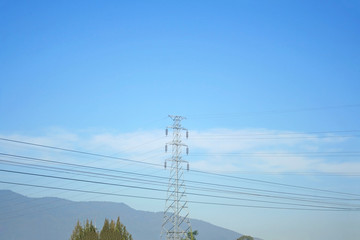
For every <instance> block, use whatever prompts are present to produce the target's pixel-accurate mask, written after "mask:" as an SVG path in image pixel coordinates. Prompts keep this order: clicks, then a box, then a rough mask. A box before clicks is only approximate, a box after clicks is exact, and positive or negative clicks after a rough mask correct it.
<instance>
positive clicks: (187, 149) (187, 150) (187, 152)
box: [186, 147, 189, 155]
mask: <svg viewBox="0 0 360 240" xmlns="http://www.w3.org/2000/svg"><path fill="white" fill-rule="evenodd" d="M186 155H189V148H188V147H187V148H186Z"/></svg>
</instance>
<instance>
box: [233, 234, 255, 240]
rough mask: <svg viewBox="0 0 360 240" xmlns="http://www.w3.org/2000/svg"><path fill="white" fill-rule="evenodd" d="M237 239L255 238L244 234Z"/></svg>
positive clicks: (252, 239)
mask: <svg viewBox="0 0 360 240" xmlns="http://www.w3.org/2000/svg"><path fill="white" fill-rule="evenodd" d="M236 240H254V238H253V237H251V236H246V235H242V236H241V237H239V238H238V239H236Z"/></svg>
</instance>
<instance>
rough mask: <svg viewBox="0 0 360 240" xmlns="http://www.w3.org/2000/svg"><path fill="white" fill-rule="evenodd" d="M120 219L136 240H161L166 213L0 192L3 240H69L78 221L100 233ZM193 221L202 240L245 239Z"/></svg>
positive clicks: (101, 203)
mask: <svg viewBox="0 0 360 240" xmlns="http://www.w3.org/2000/svg"><path fill="white" fill-rule="evenodd" d="M114 209H116V210H114ZM118 216H119V217H120V221H121V222H122V223H123V224H124V225H125V226H126V228H127V229H128V231H129V232H130V233H131V234H132V235H133V238H134V240H149V239H150V240H157V239H159V237H160V230H161V223H162V218H163V213H162V212H150V211H142V210H135V209H133V208H131V207H130V206H128V205H126V204H124V203H114V202H104V201H101V202H97V201H89V202H75V201H71V200H66V199H62V198H57V197H43V198H29V197H26V196H23V195H21V194H18V193H15V192H12V191H10V190H0V239H7V240H21V239H27V240H48V239H52V240H65V239H69V238H70V236H71V233H72V230H73V228H74V226H75V224H76V222H77V221H78V220H79V221H80V222H84V221H85V220H86V219H89V220H92V221H93V222H94V223H95V224H96V225H97V227H98V230H99V231H100V230H101V227H102V224H103V222H104V219H105V218H108V219H116V218H117V217H118ZM190 221H191V224H192V227H193V229H194V230H195V229H196V230H198V231H199V235H198V236H197V239H198V240H218V239H221V240H236V239H237V238H238V237H240V236H241V234H240V233H237V232H234V231H231V230H229V229H225V228H222V227H219V226H216V225H213V224H211V223H207V222H205V221H202V220H197V219H191V220H190ZM19 227H20V228H21V229H22V231H19ZM39 233H41V234H39Z"/></svg>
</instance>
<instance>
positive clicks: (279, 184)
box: [0, 138, 360, 196]
mask: <svg viewBox="0 0 360 240" xmlns="http://www.w3.org/2000/svg"><path fill="white" fill-rule="evenodd" d="M0 140H3V141H8V142H14V143H20V144H26V145H32V146H37V147H44V148H50V149H56V150H61V151H67V152H72V153H79V154H86V155H91V156H98V157H104V158H111V159H117V160H123V161H129V162H135V163H140V164H147V165H152V166H162V165H160V164H155V163H149V162H143V161H138V160H132V159H127V158H118V157H113V156H108V155H103V154H97V153H90V152H85V151H78V150H73V149H66V148H59V147H54V146H48V145H42V144H36V143H30V142H24V141H18V140H12V139H8V138H0ZM190 171H192V172H197V173H202V174H208V175H215V176H220V177H226V178H232V179H238V180H246V181H251V182H258V183H265V184H272V185H278V186H285V187H292V188H299V189H307V190H313V191H321V192H327V193H336V194H343V195H351V196H360V194H352V193H345V192H339V191H331V190H324V189H319V188H311V187H304V186H297V185H291V184H283V183H277V182H271V181H264V180H257V179H251V178H245V177H236V176H231V175H225V174H219V173H211V172H205V171H200V170H190Z"/></svg>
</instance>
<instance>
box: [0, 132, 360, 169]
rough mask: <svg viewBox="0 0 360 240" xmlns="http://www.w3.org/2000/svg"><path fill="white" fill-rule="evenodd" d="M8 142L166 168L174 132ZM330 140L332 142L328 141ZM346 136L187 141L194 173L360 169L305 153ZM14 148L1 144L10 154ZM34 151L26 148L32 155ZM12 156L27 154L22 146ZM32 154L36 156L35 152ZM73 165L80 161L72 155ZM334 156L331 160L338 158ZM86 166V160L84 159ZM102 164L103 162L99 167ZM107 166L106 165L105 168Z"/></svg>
mask: <svg viewBox="0 0 360 240" xmlns="http://www.w3.org/2000/svg"><path fill="white" fill-rule="evenodd" d="M1 137H3V138H9V139H14V140H20V141H25V142H31V143H37V144H43V145H50V146H56V147H64V148H71V149H79V150H81V151H89V152H93V153H100V154H106V155H111V156H115V157H124V158H131V159H134V160H145V161H148V162H152V163H157V164H161V163H162V162H163V161H164V159H165V158H167V157H170V153H168V154H164V145H165V143H166V142H169V141H171V134H170V135H169V136H168V137H165V136H164V131H163V130H153V131H137V132H131V133H116V134H114V133H109V132H104V133H93V134H88V133H87V134H86V136H85V135H83V134H81V133H73V132H69V131H65V130H56V131H51V132H49V133H48V134H46V135H44V136H23V135H8V136H5V135H2V136H1ZM329 139H330V140H329ZM348 140H349V139H348V138H346V137H339V138H335V137H331V138H323V137H322V136H320V135H317V134H315V133H314V134H304V133H298V132H289V131H286V132H285V131H278V130H269V129H240V130H239V129H236V130H233V129H210V130H207V131H192V132H190V137H189V139H188V140H186V139H183V141H184V143H186V144H188V145H189V148H190V156H187V157H184V158H186V159H188V160H189V161H190V162H191V168H192V169H201V170H205V171H216V172H232V171H265V172H266V171H276V172H287V171H291V172H294V171H304V172H305V171H320V172H334V171H341V172H351V171H352V172H353V171H360V164H359V163H357V162H347V161H345V162H344V160H343V161H342V162H339V163H337V162H336V161H331V162H330V161H329V160H328V159H326V158H325V157H322V158H319V157H316V156H313V155H306V154H302V153H303V152H310V151H315V152H316V151H318V150H320V151H329V149H333V148H337V149H338V150H339V149H340V151H341V148H340V147H339V146H338V145H337V144H338V143H343V142H346V141H348ZM2 143H4V142H2ZM10 145H14V144H10V143H7V144H6V145H4V144H2V145H1V146H0V148H1V151H6V150H7V149H6V147H9V146H10ZM29 149H30V147H29V146H27V147H26V151H29ZM11 150H12V152H24V151H25V149H22V148H21V145H17V147H16V148H11ZM275 153H276V154H275ZM32 154H33V152H32ZM51 154H53V157H52V158H56V159H58V157H57V154H58V152H50V151H46V156H47V157H50V155H51ZM71 158H72V160H71V161H80V160H77V159H76V157H74V156H71ZM333 159H334V158H332V160H333ZM81 162H82V163H84V159H82V160H81ZM98 164H99V165H100V166H101V164H103V162H100V163H98ZM102 167H106V166H102Z"/></svg>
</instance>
